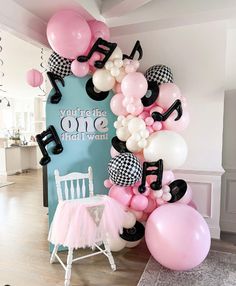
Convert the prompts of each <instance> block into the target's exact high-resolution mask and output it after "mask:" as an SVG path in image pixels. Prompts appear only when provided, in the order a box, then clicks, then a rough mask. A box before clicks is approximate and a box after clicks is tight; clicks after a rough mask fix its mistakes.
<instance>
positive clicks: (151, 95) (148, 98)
mask: <svg viewBox="0 0 236 286" xmlns="http://www.w3.org/2000/svg"><path fill="white" fill-rule="evenodd" d="M158 95H159V86H158V85H157V83H156V82H155V81H148V90H147V92H146V94H145V95H144V97H142V98H141V101H142V104H143V106H145V107H147V106H150V105H152V104H153V103H154V102H155V101H156V100H157V98H158Z"/></svg>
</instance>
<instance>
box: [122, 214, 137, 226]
mask: <svg viewBox="0 0 236 286" xmlns="http://www.w3.org/2000/svg"><path fill="white" fill-rule="evenodd" d="M135 223H136V216H135V215H134V214H133V213H131V212H126V213H125V218H124V223H123V227H124V228H131V227H133V226H134V225H135Z"/></svg>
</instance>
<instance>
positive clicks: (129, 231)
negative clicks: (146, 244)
mask: <svg viewBox="0 0 236 286" xmlns="http://www.w3.org/2000/svg"><path fill="white" fill-rule="evenodd" d="M144 233H145V228H144V226H143V225H142V224H141V222H138V221H136V223H135V225H134V226H133V227H131V228H123V233H122V234H120V237H121V238H123V239H124V240H126V241H137V240H140V239H141V238H143V237H144Z"/></svg>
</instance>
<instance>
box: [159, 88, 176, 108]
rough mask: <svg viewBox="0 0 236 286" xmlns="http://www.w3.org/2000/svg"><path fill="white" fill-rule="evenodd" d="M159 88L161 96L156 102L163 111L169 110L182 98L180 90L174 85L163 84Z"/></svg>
mask: <svg viewBox="0 0 236 286" xmlns="http://www.w3.org/2000/svg"><path fill="white" fill-rule="evenodd" d="M159 88H160V90H159V95H158V98H157V100H156V102H157V104H158V105H160V106H161V107H162V108H163V109H168V108H169V107H170V106H171V105H172V104H173V103H174V102H175V100H176V99H180V98H181V93H180V90H179V88H178V86H177V85H175V84H174V83H163V84H161V85H160V86H159Z"/></svg>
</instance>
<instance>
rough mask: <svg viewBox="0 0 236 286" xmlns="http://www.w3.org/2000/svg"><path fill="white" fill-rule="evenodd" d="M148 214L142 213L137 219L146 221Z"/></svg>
mask: <svg viewBox="0 0 236 286" xmlns="http://www.w3.org/2000/svg"><path fill="white" fill-rule="evenodd" d="M148 216H149V214H147V213H145V212H144V213H143V215H142V217H141V218H140V219H139V221H147V219H148Z"/></svg>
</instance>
